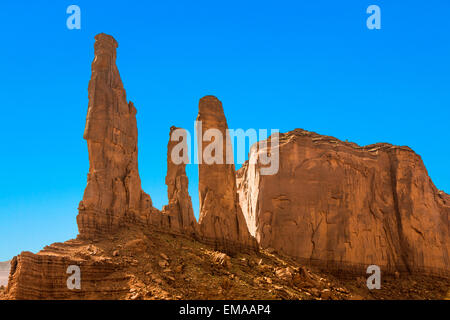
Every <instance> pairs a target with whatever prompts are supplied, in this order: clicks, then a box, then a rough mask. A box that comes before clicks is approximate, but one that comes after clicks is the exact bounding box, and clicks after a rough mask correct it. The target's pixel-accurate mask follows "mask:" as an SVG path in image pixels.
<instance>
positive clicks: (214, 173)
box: [197, 96, 257, 252]
mask: <svg viewBox="0 0 450 320" xmlns="http://www.w3.org/2000/svg"><path fill="white" fill-rule="evenodd" d="M197 121H201V131H200V127H198V131H199V132H198V137H203V136H204V133H205V132H206V131H207V130H208V129H217V130H218V133H220V134H221V135H222V137H223V144H222V148H221V149H222V151H223V152H222V155H221V156H220V155H219V150H220V149H218V150H216V151H217V153H215V154H214V155H215V156H217V157H218V158H220V159H219V160H220V161H216V162H215V163H212V164H208V163H206V161H205V159H204V157H203V158H202V154H201V153H200V152H203V154H204V152H205V150H207V147H208V146H209V145H210V144H211V143H213V142H208V141H204V140H205V139H201V142H200V143H199V146H200V147H199V159H200V158H202V159H203V161H202V163H201V164H199V197H200V219H199V224H200V231H201V236H202V237H203V239H204V241H207V242H209V243H213V244H214V245H215V246H216V247H217V248H218V249H221V250H225V251H227V252H235V251H238V250H240V249H241V248H247V249H256V248H257V244H256V241H255V239H254V238H253V237H252V236H251V235H250V233H249V232H248V229H247V224H246V222H245V219H244V216H243V214H242V210H241V207H240V205H239V199H238V194H237V189H236V178H235V169H234V163H229V164H227V163H226V162H227V161H226V155H227V141H228V142H229V141H230V139H229V135H228V132H226V130H227V129H228V125H227V121H226V119H225V114H224V111H223V108H222V103H221V102H220V101H219V100H218V99H217V98H216V97H214V96H206V97H203V98H202V99H200V102H199V112H198V116H197ZM198 125H199V124H198ZM226 138H227V139H226ZM217 162H219V163H217Z"/></svg>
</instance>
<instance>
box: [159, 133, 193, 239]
mask: <svg viewBox="0 0 450 320" xmlns="http://www.w3.org/2000/svg"><path fill="white" fill-rule="evenodd" d="M177 129H179V128H177V127H171V128H170V134H169V136H170V137H172V133H173V132H174V131H176V130H177ZM179 143H185V144H186V148H185V149H184V150H186V149H187V141H183V142H179V141H178V140H172V139H169V143H168V145H167V175H166V185H167V195H168V198H169V204H168V205H167V206H165V207H164V208H163V212H164V213H166V214H168V215H169V216H170V217H171V218H170V223H171V226H170V228H171V230H173V231H178V232H182V233H185V234H191V235H195V234H196V233H197V228H198V224H197V220H196V219H195V216H194V210H193V208H192V202H191V197H190V196H189V192H188V184H189V182H188V177H187V175H186V164H185V163H184V162H183V163H179V164H175V163H174V160H173V159H172V156H171V155H172V152H173V151H174V147H175V146H176V145H178V144H179Z"/></svg>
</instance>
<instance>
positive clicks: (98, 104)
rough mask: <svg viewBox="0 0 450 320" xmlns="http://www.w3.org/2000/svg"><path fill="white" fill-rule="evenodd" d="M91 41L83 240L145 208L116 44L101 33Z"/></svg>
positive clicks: (148, 204)
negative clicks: (91, 56) (92, 55)
mask: <svg viewBox="0 0 450 320" xmlns="http://www.w3.org/2000/svg"><path fill="white" fill-rule="evenodd" d="M95 39H96V42H95V44H94V49H95V58H94V61H93V62H92V66H91V69H92V77H91V80H90V82H89V89H88V91H89V107H88V114H87V119H86V129H85V132H84V139H86V141H87V145H88V150H89V164H90V168H89V174H88V182H87V186H86V190H85V192H84V196H83V200H82V201H81V202H80V204H79V215H78V217H77V221H78V228H79V232H80V237H86V238H90V237H93V236H95V235H98V234H101V233H109V232H111V231H113V230H116V229H117V228H118V227H119V226H121V225H123V223H124V220H125V219H127V218H131V219H134V218H136V216H137V215H138V214H139V212H141V211H142V209H149V208H150V207H151V199H150V196H148V195H147V194H145V193H144V192H143V191H142V189H141V180H140V178H139V172H138V162H137V125H136V108H135V107H134V105H133V103H132V102H129V103H128V102H127V98H126V93H125V90H124V88H123V84H122V80H121V79H120V75H119V71H118V69H117V66H116V48H117V47H118V44H117V42H116V41H115V40H114V38H113V37H111V36H109V35H106V34H104V33H101V34H98V35H97V36H96V37H95Z"/></svg>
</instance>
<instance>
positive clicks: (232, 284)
mask: <svg viewBox="0 0 450 320" xmlns="http://www.w3.org/2000/svg"><path fill="white" fill-rule="evenodd" d="M70 264H77V265H79V266H81V289H80V290H77V289H74V290H69V289H68V288H67V286H66V281H67V279H68V277H69V274H67V273H66V270H67V267H68V265H70ZM13 266H14V267H13V271H12V273H11V279H10V281H11V283H13V285H12V286H10V287H9V288H8V291H7V292H6V294H5V293H3V295H2V293H1V290H0V298H3V299H131V300H152V299H245V300H246V299H291V300H297V299H302V300H311V299H320V300H329V299H333V300H347V299H442V298H445V297H448V298H450V296H449V295H448V294H449V293H450V292H448V289H449V288H448V282H447V281H445V280H443V279H441V278H436V277H430V276H420V275H417V276H409V275H404V276H403V275H401V276H400V278H398V279H397V278H395V277H390V276H386V277H384V276H383V277H382V288H381V290H368V289H367V287H366V284H365V281H366V278H365V277H366V275H365V274H361V275H360V276H359V277H356V276H355V277H352V278H338V277H336V276H333V275H331V274H329V273H326V272H322V271H320V270H318V269H316V268H314V267H305V266H303V265H301V264H299V263H298V262H297V261H295V260H294V259H292V258H289V257H287V256H284V255H281V254H279V253H276V252H273V250H261V251H260V252H258V253H256V252H248V253H238V254H236V255H234V256H228V255H226V254H225V253H223V252H219V251H216V250H215V249H214V247H212V246H210V245H207V244H203V243H201V242H198V241H196V240H193V239H192V238H191V237H183V236H180V235H177V236H175V235H173V234H169V233H164V232H161V231H160V230H157V229H153V228H145V229H141V228H139V227H136V226H133V227H129V228H121V229H120V230H119V231H118V232H117V233H115V234H114V236H104V237H101V238H97V239H94V240H80V239H78V240H69V241H67V242H64V243H55V244H52V245H51V246H48V247H46V248H44V250H42V251H41V252H39V253H37V254H32V253H29V252H25V253H22V254H21V255H19V256H18V257H17V260H16V262H13ZM20 278H23V279H20ZM22 280H23V281H22Z"/></svg>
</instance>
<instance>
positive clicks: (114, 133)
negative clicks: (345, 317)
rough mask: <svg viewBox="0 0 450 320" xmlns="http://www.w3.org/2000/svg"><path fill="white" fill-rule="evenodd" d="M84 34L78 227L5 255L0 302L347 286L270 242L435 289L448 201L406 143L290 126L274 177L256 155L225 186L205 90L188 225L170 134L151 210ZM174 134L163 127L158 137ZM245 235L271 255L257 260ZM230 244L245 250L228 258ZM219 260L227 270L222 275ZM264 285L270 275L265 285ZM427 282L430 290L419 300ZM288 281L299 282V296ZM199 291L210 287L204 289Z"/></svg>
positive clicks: (226, 161)
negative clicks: (417, 276)
mask: <svg viewBox="0 0 450 320" xmlns="http://www.w3.org/2000/svg"><path fill="white" fill-rule="evenodd" d="M95 39H96V42H95V45H94V48H95V58H94V61H93V63H92V78H91V80H90V82H89V90H88V92H89V106H88V114H87V120H86V129H85V133H84V138H85V139H86V141H87V145H88V151H89V163H90V168H89V174H88V179H87V180H88V181H87V187H86V190H85V192H84V196H83V200H82V201H81V202H80V204H79V214H78V216H77V222H78V228H79V236H78V237H77V239H75V240H69V241H66V242H65V243H54V244H52V245H50V246H47V247H45V248H44V249H43V250H42V251H40V252H38V253H37V254H33V253H31V252H22V253H21V254H19V255H18V256H16V257H14V258H13V259H12V260H11V270H10V275H9V281H8V287H7V288H6V290H3V288H0V299H2V298H3V296H6V298H8V299H133V300H134V299H137V298H138V297H140V298H146V299H154V298H172V299H174V298H177V299H178V298H179V297H180V296H181V297H186V298H208V297H216V298H222V299H223V298H224V297H236V298H240V299H242V298H248V297H261V298H264V299H268V298H270V299H271V298H285V299H288V298H296V299H297V298H302V299H303V298H307V297H310V296H312V295H313V296H315V297H321V298H324V297H328V298H329V297H332V296H334V297H337V298H346V297H347V295H348V292H347V291H346V290H344V289H342V290H340V289H339V290H335V289H336V288H337V287H335V286H330V282H328V280H325V277H321V276H318V275H316V276H314V277H312V275H313V274H312V273H311V274H310V273H309V272H307V271H304V270H306V269H303V267H301V266H299V265H294V264H292V261H286V262H281V265H283V267H282V268H281V269H280V261H282V260H280V258H279V257H277V256H275V255H274V254H273V253H274V251H279V252H282V253H285V254H287V255H289V256H292V257H295V258H297V259H298V260H301V261H305V262H308V263H310V264H317V265H319V266H322V267H323V266H325V267H327V269H328V270H331V269H338V270H341V271H342V270H344V271H352V272H357V273H358V275H359V276H365V275H366V273H365V268H366V267H367V266H368V265H370V264H377V265H379V266H380V267H382V268H383V269H384V270H385V271H391V272H397V271H400V272H403V271H408V272H417V271H424V272H426V273H433V274H437V275H439V276H445V277H446V278H445V277H444V278H445V279H444V280H443V281H440V280H439V281H437V282H432V283H431V284H429V283H428V282H429V281H428V279H431V278H426V279H425V280H424V278H421V281H423V282H424V284H423V286H422V287H423V288H427V289H426V290H425V289H424V290H425V291H424V292H425V293H426V294H425V295H424V296H425V297H434V298H436V297H438V298H439V297H442V296H443V294H444V293H445V292H446V291H445V290H447V287H445V284H446V283H448V281H447V279H448V277H449V252H448V243H449V240H450V239H449V220H448V218H449V213H450V196H449V195H447V194H445V193H443V192H441V191H438V190H437V189H436V187H435V186H434V185H433V183H432V182H431V180H430V178H429V177H428V174H427V172H426V169H425V167H424V165H423V163H422V160H421V159H420V157H419V156H418V155H416V154H415V153H414V152H413V151H412V150H411V149H409V148H407V147H395V146H392V145H389V144H376V145H371V146H367V147H359V146H357V145H355V144H352V143H344V142H341V141H339V140H337V139H334V138H331V137H324V136H320V135H317V134H315V133H311V132H307V131H303V130H300V129H298V130H294V131H292V132H289V133H287V134H284V135H282V137H281V139H280V140H279V147H280V148H279V150H280V151H279V159H280V166H279V170H278V173H277V174H274V175H261V174H260V169H261V167H262V166H263V165H262V164H261V162H258V161H256V164H253V163H250V164H249V163H247V164H245V165H244V166H243V167H242V168H241V169H240V170H239V171H238V172H237V182H238V184H237V182H236V172H235V167H234V163H233V152H232V149H231V142H230V136H229V133H228V132H227V128H228V125H227V122H226V119H225V115H224V111H223V108H222V104H221V102H220V101H219V100H218V99H217V98H215V97H213V96H206V97H204V98H202V99H201V100H200V102H199V113H198V117H197V121H198V131H197V135H198V138H199V159H200V160H202V162H201V163H200V164H199V197H200V219H199V223H198V224H197V222H196V220H195V217H194V214H193V209H192V203H191V199H190V197H189V193H188V179H187V176H186V171H185V164H184V163H182V162H174V161H173V159H172V154H173V153H174V152H177V149H176V146H177V145H178V144H179V141H177V140H176V139H170V140H169V143H168V150H167V176H166V184H167V188H168V190H167V191H168V198H169V204H168V205H167V206H164V208H163V210H162V212H161V211H159V210H157V209H156V208H154V207H153V206H152V201H151V199H150V196H149V195H147V194H146V193H145V192H143V191H142V189H141V181H140V178H139V172H138V160H137V126H136V108H135V107H134V105H133V103H131V102H129V103H128V102H127V99H126V94H125V90H124V87H123V84H122V81H121V79H120V75H119V72H118V70H117V67H116V64H115V59H116V48H117V42H116V41H115V40H114V39H113V38H112V37H111V36H109V35H106V34H99V35H97V36H96V37H95ZM177 129H178V128H176V127H172V128H171V130H170V137H173V135H174V133H175V131H177ZM269 140H270V139H269ZM273 144H275V145H276V142H275V141H273V142H272V140H271V143H270V147H274V146H273ZM265 152H268V150H267V147H262V148H260V149H259V150H257V149H253V151H252V152H251V154H250V159H254V160H258V159H260V157H261V156H262V155H263V154H264V153H265ZM183 156H184V154H183ZM238 192H239V194H238ZM241 207H242V209H241ZM243 212H244V213H243ZM247 225H248V226H247ZM179 235H182V236H181V237H180V236H179ZM252 235H254V236H255V237H256V239H255V238H254V237H253V236H252ZM197 240H200V241H201V242H204V245H202V246H199V245H198V242H197ZM257 241H258V242H259V244H260V245H261V246H262V247H265V248H270V249H271V250H266V251H265V252H264V251H263V252H262V253H261V254H259V255H258V256H256V254H255V252H252V251H256V250H258V243H257ZM186 246H187V247H186ZM161 248H163V249H164V252H162V251H158V250H161ZM180 248H182V249H180ZM185 249H187V251H188V253H187V254H185V251H184V250H185ZM215 250H221V251H225V252H226V253H228V254H230V256H231V257H230V256H228V255H226V254H224V253H223V252H214V251H215ZM239 251H245V252H246V253H248V255H247V257H246V258H242V257H238V256H237V255H236V253H239ZM169 252H170V253H171V254H170V256H171V257H172V258H169V256H168V253H169ZM177 255H180V257H177ZM161 257H162V258H163V260H164V261H162V260H161ZM261 257H263V258H261ZM211 258H212V260H211ZM202 259H207V260H208V261H209V263H207V262H205V261H203V260H202ZM256 260H258V262H255V261H256ZM263 260H264V261H263ZM267 262H269V263H268V264H267ZM211 263H213V264H214V265H216V266H218V267H219V268H221V269H224V270H222V271H220V270H219V271H218V272H219V273H217V274H218V275H223V276H224V278H222V277H215V276H213V277H211ZM70 266H79V267H80V270H81V277H82V285H81V289H79V290H78V289H77V290H73V289H70V288H69V287H68V285H67V280H68V277H69V276H70V274H68V273H67V270H68V267H70ZM275 266H276V268H275ZM231 267H233V274H230V272H229V271H226V269H229V268H231ZM236 270H238V271H239V272H238V275H239V277H237V276H236V277H235V274H234V272H235V271H236ZM302 270H303V271H302ZM0 271H1V270H0ZM216 271H217V270H215V271H214V272H216ZM185 273H187V274H189V276H188V277H185ZM212 274H213V275H216V273H212ZM261 275H262V276H261ZM274 275H275V276H276V279H273V280H272V277H273V276H274ZM228 277H229V278H228ZM211 278H212V280H213V281H212V282H210V281H211ZM238 278H239V281H238V280H237V279H238ZM163 279H164V280H163ZM0 280H1V279H0ZM183 281H187V282H186V283H184V284H183ZM231 281H234V282H235V285H236V286H237V287H239V289H238V290H237V291H236V292H237V293H236V295H228V294H229V291H230V290H231V289H232V288H233V286H234V285H233V286H231V285H230V282H231ZM272 281H276V282H277V284H276V285H274V287H273V288H272V289H270V290H267V286H269V287H271V284H272ZM278 281H282V282H284V284H283V286H284V287H281V286H279V285H278V284H279V282H278ZM432 281H434V280H432ZM311 282H312V283H314V285H313V286H317V287H319V288H320V289H321V290H322V291H319V290H318V289H317V288H316V287H314V288H311ZM322 282H324V283H322ZM179 283H181V285H178V284H179ZM427 283H428V284H427ZM434 283H436V284H437V287H439V289H433V290H435V291H436V292H434V293H433V295H430V294H429V293H430V292H429V290H428V288H429V287H433V284H434ZM442 283H444V285H442ZM274 284H275V282H274ZM292 285H294V286H296V287H298V288H303V289H307V288H309V289H311V290H310V291H308V294H307V295H306V294H305V293H304V290H303V289H302V290H297V289H295V288H293V287H292ZM421 285H422V284H421ZM427 285H428V286H427ZM211 286H222V288H221V289H220V292H219V293H217V294H216V295H212V294H211V292H210V291H211ZM252 286H253V288H252V289H251V290H250V291H249V289H248V288H250V287H252ZM255 286H256V287H255ZM394 287H395V286H394ZM437 287H436V288H437ZM186 288H187V289H186ZM280 288H282V290H283V291H282V292H281V291H280ZM442 288H443V289H442ZM185 289H186V290H185ZM309 289H307V290H309ZM312 289H314V290H312ZM441 289H442V290H441ZM332 290H334V291H333V292H332ZM343 290H344V291H343ZM169 291H170V292H171V295H169V294H168V292H169ZM180 293H181V294H182V295H180ZM253 294H257V295H253ZM371 296H372V294H371ZM381 296H382V297H384V295H381ZM398 296H399V294H398V293H397V291H395V293H392V294H391V293H389V295H388V297H398Z"/></svg>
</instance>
